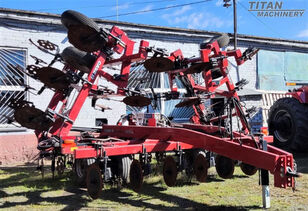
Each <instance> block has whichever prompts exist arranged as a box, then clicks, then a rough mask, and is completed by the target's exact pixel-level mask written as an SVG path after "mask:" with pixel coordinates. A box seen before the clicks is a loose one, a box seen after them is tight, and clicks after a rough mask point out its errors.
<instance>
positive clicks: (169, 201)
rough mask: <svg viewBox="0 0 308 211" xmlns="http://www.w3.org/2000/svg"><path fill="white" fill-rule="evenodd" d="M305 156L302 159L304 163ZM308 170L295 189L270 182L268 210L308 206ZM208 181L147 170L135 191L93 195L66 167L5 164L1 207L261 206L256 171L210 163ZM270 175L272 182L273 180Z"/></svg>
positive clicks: (107, 189)
mask: <svg viewBox="0 0 308 211" xmlns="http://www.w3.org/2000/svg"><path fill="white" fill-rule="evenodd" d="M307 160H308V158H306V159H303V160H302V161H301V162H302V163H303V165H304V166H305V165H306V163H307V162H306V161H307ZM306 173H308V172H304V174H303V177H301V178H299V179H298V180H297V190H296V191H295V192H294V193H293V192H292V190H290V189H280V188H274V187H273V185H271V186H270V191H271V204H272V208H271V209H270V210H290V209H295V210H303V209H304V208H306V207H308V201H307V198H308V174H306ZM208 175H209V176H208V181H207V182H206V183H198V182H197V181H195V180H194V179H193V180H192V181H191V183H188V182H187V178H186V177H185V175H184V174H179V175H178V182H177V185H176V186H175V187H167V186H166V185H165V183H164V182H163V178H162V176H161V175H153V176H150V177H149V176H147V177H146V178H145V181H144V185H143V187H142V189H141V191H140V193H135V192H133V191H132V190H130V189H128V188H122V189H118V188H115V187H112V186H110V185H105V187H104V190H103V191H102V196H101V197H100V198H99V199H97V200H92V199H91V198H90V197H89V196H88V194H87V190H86V189H85V188H80V187H78V186H77V185H76V184H75V183H74V181H73V180H72V179H70V178H71V176H72V175H71V174H70V172H66V173H65V175H63V176H62V177H56V178H55V179H54V180H53V179H52V178H51V173H50V172H46V174H45V178H44V179H42V177H41V175H40V174H39V172H37V171H36V170H35V167H31V166H29V167H22V168H21V167H11V168H9V167H7V168H2V169H1V170H0V209H7V210H42V209H43V210H44V211H45V210H62V209H66V210H76V209H81V208H83V209H87V210H88V209H90V210H92V209H93V210H98V209H99V210H134V211H135V210H145V209H150V210H151V209H152V210H183V209H185V210H195V209H198V210H262V207H261V205H262V197H261V186H259V185H258V181H259V178H258V174H256V175H254V176H251V177H248V176H246V175H244V174H243V173H242V172H241V170H240V168H238V167H237V168H236V170H235V174H234V177H233V178H232V179H229V180H223V179H221V178H219V177H218V176H217V174H216V172H215V169H214V168H211V169H209V173H208ZM272 179H273V178H272V176H271V184H273V181H272Z"/></svg>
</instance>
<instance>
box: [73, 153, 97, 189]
mask: <svg viewBox="0 0 308 211" xmlns="http://www.w3.org/2000/svg"><path fill="white" fill-rule="evenodd" d="M93 163H95V159H76V160H75V163H74V173H75V180H76V182H77V183H78V184H79V185H80V186H81V187H85V186H86V178H87V168H88V166H90V165H91V164H93Z"/></svg>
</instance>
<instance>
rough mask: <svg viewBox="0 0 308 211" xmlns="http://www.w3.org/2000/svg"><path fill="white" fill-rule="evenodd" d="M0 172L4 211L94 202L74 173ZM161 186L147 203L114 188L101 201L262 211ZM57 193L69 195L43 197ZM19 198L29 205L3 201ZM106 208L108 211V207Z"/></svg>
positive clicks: (149, 187)
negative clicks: (169, 191)
mask: <svg viewBox="0 0 308 211" xmlns="http://www.w3.org/2000/svg"><path fill="white" fill-rule="evenodd" d="M0 170H2V172H4V173H3V175H4V174H8V175H10V176H8V177H7V178H5V177H4V179H0V209H2V208H14V207H16V206H24V205H39V204H41V203H47V204H48V203H55V204H61V205H63V206H64V208H63V210H78V209H81V208H85V207H87V204H88V203H89V202H91V201H92V199H90V198H89V197H88V196H87V191H86V189H81V188H79V187H77V186H76V184H75V183H74V181H73V180H70V179H67V178H69V177H70V176H72V175H71V173H67V175H64V176H63V177H56V178H55V179H54V180H53V179H51V178H45V179H41V178H40V177H39V176H40V175H39V172H37V171H36V168H35V167H34V166H23V167H20V166H17V167H6V168H0ZM213 181H214V179H213ZM213 181H212V182H213ZM183 185H184V184H183ZM193 185H196V184H193ZM17 186H22V187H24V188H25V191H21V192H14V191H13V192H12V193H9V192H8V191H7V188H10V189H14V187H16V188H17V189H18V187H17ZM160 186H161V185H160ZM160 186H159V185H158V184H157V183H150V184H146V183H145V184H144V186H143V188H142V191H141V193H140V194H142V195H143V196H147V197H146V198H147V199H143V198H145V197H139V196H138V195H136V194H134V193H129V192H127V191H122V190H118V189H114V188H109V189H105V190H103V192H102V196H101V199H103V200H109V201H111V202H116V203H119V204H122V205H123V204H124V206H125V204H127V205H131V206H133V207H136V208H137V207H138V208H140V207H141V208H148V209H154V210H179V209H193V210H251V209H259V208H260V207H257V206H248V207H241V206H239V207H236V206H210V205H207V204H202V203H199V202H196V201H193V200H192V199H189V198H182V197H179V196H175V195H170V194H166V193H164V191H165V190H166V189H165V188H163V187H160ZM57 190H62V191H64V192H65V194H64V195H63V196H48V195H47V196H46V194H44V196H42V194H43V193H45V192H48V191H57ZM18 196H23V197H26V201H23V202H18V201H16V202H12V201H11V200H10V201H7V200H1V199H3V198H6V197H13V198H14V197H18ZM148 198H154V199H158V200H160V201H163V202H168V203H172V204H173V205H174V207H169V206H166V205H162V204H153V203H150V202H149V200H148ZM45 206H46V205H45ZM51 206H53V205H51ZM50 208H52V207H50ZM106 208H107V209H108V207H106ZM110 209H112V208H110Z"/></svg>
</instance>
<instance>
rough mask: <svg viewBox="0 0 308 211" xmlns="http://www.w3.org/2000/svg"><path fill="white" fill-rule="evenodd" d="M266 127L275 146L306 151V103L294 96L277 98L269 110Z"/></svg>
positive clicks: (307, 148)
mask: <svg viewBox="0 0 308 211" xmlns="http://www.w3.org/2000/svg"><path fill="white" fill-rule="evenodd" d="M268 128H269V134H270V135H273V136H274V145H275V146H277V147H280V148H284V149H286V150H293V151H298V152H307V151H308V141H307V140H308V105H306V104H302V103H300V102H299V101H298V100H297V99H295V98H280V99H278V100H277V101H276V102H275V103H274V104H273V106H272V107H271V108H270V110H269V115H268Z"/></svg>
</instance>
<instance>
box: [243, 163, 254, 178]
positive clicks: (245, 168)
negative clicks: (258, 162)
mask: <svg viewBox="0 0 308 211" xmlns="http://www.w3.org/2000/svg"><path fill="white" fill-rule="evenodd" d="M240 167H241V170H242V172H243V173H244V174H246V175H248V176H252V175H254V174H255V173H257V171H258V169H257V168H256V167H255V166H252V165H249V164H246V163H241V165H240Z"/></svg>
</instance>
